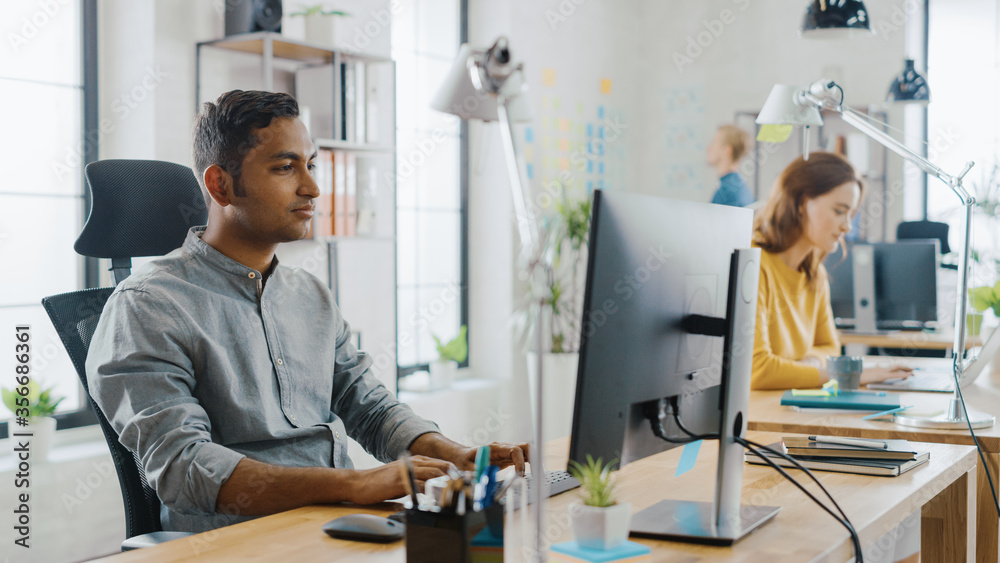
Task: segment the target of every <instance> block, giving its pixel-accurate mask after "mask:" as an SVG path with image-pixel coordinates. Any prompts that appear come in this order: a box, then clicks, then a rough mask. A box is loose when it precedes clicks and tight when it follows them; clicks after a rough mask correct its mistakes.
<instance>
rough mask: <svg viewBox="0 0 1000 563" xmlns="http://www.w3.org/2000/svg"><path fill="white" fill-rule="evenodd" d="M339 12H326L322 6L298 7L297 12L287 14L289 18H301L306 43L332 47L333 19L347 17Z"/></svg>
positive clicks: (345, 13) (346, 14)
mask: <svg viewBox="0 0 1000 563" xmlns="http://www.w3.org/2000/svg"><path fill="white" fill-rule="evenodd" d="M349 15H350V14H348V13H347V12H343V11H340V10H328V9H326V7H325V6H324V5H323V4H309V5H305V6H303V5H300V6H299V10H298V11H295V12H292V13H290V14H288V16H289V17H301V18H304V19H305V24H306V43H315V44H317V45H325V46H328V47H332V46H333V45H334V35H335V33H334V27H335V26H334V24H335V19H334V18H335V17H337V16H349Z"/></svg>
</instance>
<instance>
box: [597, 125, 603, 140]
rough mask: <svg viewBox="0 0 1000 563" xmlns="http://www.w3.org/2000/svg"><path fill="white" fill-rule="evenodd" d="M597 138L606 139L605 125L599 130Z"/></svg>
mask: <svg viewBox="0 0 1000 563" xmlns="http://www.w3.org/2000/svg"><path fill="white" fill-rule="evenodd" d="M597 136H598V137H600V138H602V139H603V138H604V126H603V125H602V126H601V127H598V128H597Z"/></svg>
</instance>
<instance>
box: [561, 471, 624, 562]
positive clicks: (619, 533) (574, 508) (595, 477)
mask: <svg viewBox="0 0 1000 563" xmlns="http://www.w3.org/2000/svg"><path fill="white" fill-rule="evenodd" d="M616 461H617V460H612V461H610V462H608V463H607V464H604V463H602V460H601V458H597V461H594V458H592V457H591V456H590V454H587V464H586V465H583V464H581V463H578V462H576V461H570V462H569V464H570V467H569V472H570V474H571V475H573V477H576V478H577V479H578V480H579V481H580V483H581V486H582V488H583V495H582V502H576V503H573V504H571V505H570V506H569V514H570V518H571V520H572V522H573V537H574V538H575V540H576V543H577V545H579V546H580V547H585V548H588V549H602V550H605V549H613V548H615V547H618V546H619V545H621V544H623V543H625V540H627V539H628V531H629V526H630V525H631V524H632V504H631V503H627V502H625V503H619V502H617V501H616V500H615V482H614V480H613V479H612V477H611V468H612V466H614V464H615V462H616Z"/></svg>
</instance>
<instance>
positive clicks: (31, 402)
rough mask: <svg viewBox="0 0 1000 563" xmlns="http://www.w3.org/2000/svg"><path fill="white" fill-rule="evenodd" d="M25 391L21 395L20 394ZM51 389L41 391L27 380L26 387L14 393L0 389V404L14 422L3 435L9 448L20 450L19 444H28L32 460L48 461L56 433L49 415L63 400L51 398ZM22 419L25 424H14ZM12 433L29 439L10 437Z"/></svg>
mask: <svg viewBox="0 0 1000 563" xmlns="http://www.w3.org/2000/svg"><path fill="white" fill-rule="evenodd" d="M24 389H26V390H27V394H25V393H24V392H23V391H21V390H24ZM53 389H55V388H54V387H48V388H46V389H42V388H41V387H39V385H38V383H37V382H35V381H34V380H29V381H28V384H27V385H24V386H20V387H16V388H15V389H14V390H10V389H6V388H4V389H3V390H2V395H3V404H4V406H6V407H7V408H8V409H9V410H10V412H11V413H13V414H14V418H12V419H10V422H9V423H8V424H7V432H8V433H9V434H10V436H11V438H12V439H11V446H12V447H13V448H15V451H17V448H19V447H20V444H21V443H22V442H29V443H30V445H29V455H30V456H31V459H33V460H36V461H38V460H45V459H46V458H48V455H49V449H50V448H51V447H52V438H53V437H54V436H55V433H56V419H55V418H52V415H53V414H55V412H56V407H58V406H59V403H61V402H62V400H63V397H58V398H57V397H56V396H55V395H54V394H53ZM21 419H24V420H25V421H26V422H27V424H26V425H21V424H18V421H19V420H21ZM15 433H23V434H29V433H30V434H31V436H23V437H21V436H14V434H15Z"/></svg>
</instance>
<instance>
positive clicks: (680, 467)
mask: <svg viewBox="0 0 1000 563" xmlns="http://www.w3.org/2000/svg"><path fill="white" fill-rule="evenodd" d="M700 449H701V440H698V441H697V442H691V443H689V444H685V445H684V451H683V452H681V462H680V463H678V464H677V472H676V473H674V477H680V476H681V475H684V474H685V473H687V472H688V471H691V470H692V469H694V462H696V461H698V451H699V450H700Z"/></svg>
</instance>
